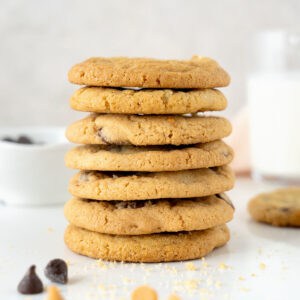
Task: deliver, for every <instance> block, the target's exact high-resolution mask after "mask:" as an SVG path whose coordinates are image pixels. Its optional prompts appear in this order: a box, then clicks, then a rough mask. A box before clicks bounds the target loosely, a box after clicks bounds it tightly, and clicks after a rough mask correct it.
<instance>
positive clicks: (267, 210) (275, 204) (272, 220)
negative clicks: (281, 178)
mask: <svg viewBox="0 0 300 300" xmlns="http://www.w3.org/2000/svg"><path fill="white" fill-rule="evenodd" d="M248 210H249V212H250V214H251V216H252V217H253V218H254V219H255V220H257V221H260V222H264V223H269V224H271V225H274V226H300V187H290V188H283V189H279V190H275V191H273V192H270V193H263V194H259V195H257V196H256V197H254V198H252V199H251V200H250V202H249V204H248Z"/></svg>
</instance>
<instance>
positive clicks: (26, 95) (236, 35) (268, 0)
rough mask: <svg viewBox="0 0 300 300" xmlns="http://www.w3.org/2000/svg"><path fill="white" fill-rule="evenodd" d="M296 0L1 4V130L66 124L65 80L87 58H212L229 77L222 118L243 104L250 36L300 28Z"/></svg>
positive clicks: (2, 0) (11, 0)
mask: <svg viewBox="0 0 300 300" xmlns="http://www.w3.org/2000/svg"><path fill="white" fill-rule="evenodd" d="M299 15H300V1H299V0H288V1H283V0H252V1H250V0H248V1H246V0H245V1H243V0H210V1H207V0H205V1H204V0H198V1H197V0H155V1H150V0H148V1H147V0H131V1H129V0H127V1H124V0H123V1H122V0H110V1H108V0H107V1H103V0H102V1H99V0H98V1H97V0H85V1H83V0H79V1H71V0H70V1H61V0H51V1H50V0H49V1H41V0H0V68H1V69H0V104H1V106H0V107H1V109H0V125H1V126H4V125H50V124H52V125H66V124H68V123H70V122H71V121H73V120H74V119H76V118H79V117H80V116H81V115H80V114H79V113H76V112H72V111H71V110H70V109H69V107H68V98H69V96H70V94H71V93H72V91H73V90H74V89H75V88H76V87H75V86H73V85H71V84H69V83H68V82H67V79H66V74H67V71H68V69H69V68H70V66H72V65H73V64H74V63H77V62H79V61H81V60H84V59H85V58H88V57H89V56H97V55H99V56H116V55H128V56H150V57H158V58H189V57H190V56H191V55H193V54H200V55H206V56H211V57H213V58H215V59H217V60H218V61H219V62H220V63H221V65H223V66H224V67H225V68H226V69H227V70H228V71H229V72H230V74H231V76H232V84H231V86H230V87H229V88H228V89H225V93H226V95H227V96H228V98H229V102H230V106H229V109H228V111H227V115H228V116H232V115H233V113H234V112H236V111H237V110H238V108H240V107H241V106H242V105H243V104H244V103H245V75H246V64H247V49H248V48H249V44H250V38H251V36H252V35H253V33H254V32H256V31H258V30H263V29H273V28H274V29H278V28H287V29H293V30H297V29H298V30H299V29H300V21H299V20H300V17H299Z"/></svg>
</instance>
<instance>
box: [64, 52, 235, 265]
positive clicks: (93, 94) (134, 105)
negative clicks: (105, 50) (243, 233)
mask: <svg viewBox="0 0 300 300" xmlns="http://www.w3.org/2000/svg"><path fill="white" fill-rule="evenodd" d="M69 80H70V81H71V82H72V83H75V84H79V85H85V87H82V88H80V89H79V90H78V91H76V92H75V93H74V95H73V96H72V97H71V107H72V108H73V109H75V110H79V111H85V112H90V113H91V114H90V115H89V116H87V117H86V118H84V119H82V120H79V121H77V122H75V123H74V124H72V125H70V126H69V127H68V129H67V137H68V139H69V140H70V141H71V142H74V143H77V144H83V145H81V146H77V147H76V148H74V149H72V150H71V151H70V152H69V153H67V155H66V165H67V166H68V167H70V168H73V169H78V170H79V173H78V174H76V175H75V176H74V177H73V178H72V179H71V182H70V186H69V191H70V193H71V194H72V195H73V199H71V200H70V201H69V202H67V203H66V206H65V216H66V218H67V219H68V221H69V222H70V225H69V226H68V228H67V230H66V233H65V242H66V244H67V245H68V247H69V248H70V249H71V250H73V251H74V252H76V253H80V254H82V255H86V256H90V257H93V258H99V259H104V260H111V261H127V262H160V261H178V260H187V259H195V258H200V257H202V256H205V255H206V254H208V253H209V252H211V251H212V250H213V249H214V248H216V247H219V246H222V245H224V244H225V243H226V242H227V241H228V240H229V230H228V228H227V227H226V225H225V223H226V222H228V221H230V220H231V219H232V217H233V212H234V208H233V206H232V204H231V202H230V200H229V199H228V197H227V196H226V195H225V194H223V192H224V191H227V190H229V189H231V188H232V187H233V184H234V176H233V174H232V171H231V169H230V168H229V167H228V166H227V165H228V164H229V163H230V162H231V160H232V158H233V153H232V149H231V148H230V147H229V146H228V145H226V144H225V143H224V142H223V141H222V140H221V139H222V138H224V137H226V136H228V135H229V134H230V132H231V125H230V123H229V122H228V120H226V119H225V118H221V117H214V116H208V115H205V114H204V113H202V112H205V111H218V110H223V109H225V108H226V106H227V101H226V98H225V97H224V95H223V94H222V93H221V92H220V91H219V90H216V89H214V88H215V87H223V86H227V85H228V84H229V81H230V78H229V76H228V74H227V73H226V72H225V71H224V70H223V69H222V68H221V67H220V66H219V65H218V64H217V63H216V62H215V61H214V60H212V59H209V58H204V57H197V56H196V57H193V58H192V59H190V60H188V61H176V60H157V59H145V58H124V57H118V58H98V57H97V58H90V59H88V60H87V61H84V62H82V63H80V64H77V65H75V66H74V67H73V68H72V69H71V70H70V72H69ZM197 113H199V114H197Z"/></svg>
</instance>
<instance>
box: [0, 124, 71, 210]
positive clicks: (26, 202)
mask: <svg viewBox="0 0 300 300" xmlns="http://www.w3.org/2000/svg"><path fill="white" fill-rule="evenodd" d="M70 147H71V145H70V144H69V142H68V141H67V140H66V138H65V136H64V128H61V127H15V128H12V127H9V128H0V204H2V205H19V206H32V205H51V204H58V203H63V202H65V201H66V199H67V198H68V193H67V191H66V186H67V182H68V178H70V176H71V173H72V171H70V170H68V169H67V168H66V167H65V166H64V155H65V153H66V151H67V150H69V149H70Z"/></svg>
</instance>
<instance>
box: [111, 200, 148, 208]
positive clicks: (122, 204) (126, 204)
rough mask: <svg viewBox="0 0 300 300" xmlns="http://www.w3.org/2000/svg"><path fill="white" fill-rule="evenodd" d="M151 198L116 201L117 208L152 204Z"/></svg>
mask: <svg viewBox="0 0 300 300" xmlns="http://www.w3.org/2000/svg"><path fill="white" fill-rule="evenodd" d="M151 204H152V202H151V200H140V201H116V202H115V203H114V205H115V207H116V208H117V209H125V208H141V207H144V206H147V205H151Z"/></svg>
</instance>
